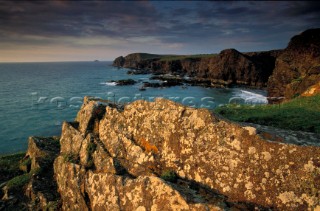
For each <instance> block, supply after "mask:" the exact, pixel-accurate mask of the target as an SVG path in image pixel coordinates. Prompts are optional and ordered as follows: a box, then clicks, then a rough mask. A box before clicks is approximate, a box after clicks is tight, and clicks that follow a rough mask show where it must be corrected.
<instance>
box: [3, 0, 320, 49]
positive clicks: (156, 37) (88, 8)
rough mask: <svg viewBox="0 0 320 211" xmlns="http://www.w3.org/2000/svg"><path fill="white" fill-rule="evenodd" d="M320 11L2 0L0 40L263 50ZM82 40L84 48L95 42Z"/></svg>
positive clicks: (298, 4) (285, 5)
mask: <svg viewBox="0 0 320 211" xmlns="http://www.w3.org/2000/svg"><path fill="white" fill-rule="evenodd" d="M319 14H320V3H318V2H304V1H292V2H291V1H289V2H285V1H279V2H276V1H266V2H261V1H249V2H243V1H232V2H231V1H226V2H225V1H212V2H209V1H186V2H182V1H172V2H170V1H165V2H164V1H158V2H157V1H62V0H61V1H60V0H54V1H2V2H1V4H0V45H1V46H4V44H6V46H13V45H15V44H16V45H21V44H29V45H39V46H41V45H46V44H48V45H49V44H55V43H57V44H64V45H74V46H75V47H76V45H78V44H79V42H80V41H75V39H90V38H92V39H96V38H97V37H100V38H101V37H103V38H105V39H106V40H107V39H110V40H113V41H112V42H111V41H110V43H111V44H105V45H107V46H113V47H114V48H116V47H117V45H118V46H119V48H125V46H126V45H128V43H129V42H135V43H134V44H132V45H131V47H132V48H133V47H134V48H137V50H136V51H139V50H140V49H146V48H147V47H148V46H150V47H149V48H150V49H154V48H155V45H157V46H158V47H159V49H163V48H164V46H178V47H177V51H180V52H181V53H188V52H189V53H194V52H193V51H198V52H199V53H201V51H202V52H207V51H210V52H211V51H214V50H216V51H219V50H222V49H223V48H227V47H234V48H239V50H243V51H249V50H259V49H261V50H267V49H273V48H282V47H285V45H286V44H287V42H288V41H289V39H290V37H291V36H293V35H295V34H297V33H299V32H301V31H303V30H305V29H307V28H315V27H319V22H320V15H319ZM72 39H74V40H72ZM148 40H149V41H148ZM150 40H153V41H152V42H153V43H151V41H150ZM86 42H87V43H83V44H82V45H81V47H82V46H83V45H86V44H87V45H91V46H96V45H97V44H96V42H93V41H91V42H89V40H86ZM92 43H93V44H92ZM155 43H156V44H155ZM101 45H102V46H103V44H101ZM139 46H140V47H139ZM128 48H129V46H128ZM139 48H140V49H139ZM208 48H210V49H208ZM128 51H129V50H128ZM168 51H169V50H168ZM163 53H166V52H163Z"/></svg>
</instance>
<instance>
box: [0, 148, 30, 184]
mask: <svg viewBox="0 0 320 211" xmlns="http://www.w3.org/2000/svg"><path fill="white" fill-rule="evenodd" d="M24 156H25V152H20V153H16V154H12V155H6V156H0V184H1V183H3V182H5V181H7V180H9V179H11V178H13V177H15V176H18V175H20V174H22V173H23V172H22V171H21V170H20V168H19V165H20V160H21V159H22V158H23V157H24Z"/></svg>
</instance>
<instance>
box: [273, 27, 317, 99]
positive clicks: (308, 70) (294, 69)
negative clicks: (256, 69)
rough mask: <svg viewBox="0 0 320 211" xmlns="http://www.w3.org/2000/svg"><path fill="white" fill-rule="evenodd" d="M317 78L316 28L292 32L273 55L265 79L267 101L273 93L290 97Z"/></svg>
mask: <svg viewBox="0 0 320 211" xmlns="http://www.w3.org/2000/svg"><path fill="white" fill-rule="evenodd" d="M319 81H320V29H309V30H307V31H304V32H303V33H301V34H300V35H296V36H294V37H293V38H292V39H291V41H290V42H289V44H288V47H287V48H286V49H284V51H283V53H282V54H281V55H280V56H279V57H278V58H277V59H276V64H275V69H274V71H273V74H272V76H271V77H270V79H269V82H268V95H269V97H271V99H270V102H277V99H272V98H277V97H284V98H285V99H290V98H293V97H295V96H298V95H300V94H302V93H303V92H305V91H306V90H307V89H308V88H309V87H310V86H312V85H315V84H316V83H317V82H319Z"/></svg>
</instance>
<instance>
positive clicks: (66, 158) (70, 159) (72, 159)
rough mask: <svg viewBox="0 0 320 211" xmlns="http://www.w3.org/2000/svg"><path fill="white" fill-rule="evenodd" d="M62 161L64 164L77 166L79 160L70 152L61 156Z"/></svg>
mask: <svg viewBox="0 0 320 211" xmlns="http://www.w3.org/2000/svg"><path fill="white" fill-rule="evenodd" d="M62 156H63V159H64V161H65V162H70V163H75V164H79V161H80V158H79V156H78V155H77V154H73V153H71V152H69V153H66V154H63V155H62Z"/></svg>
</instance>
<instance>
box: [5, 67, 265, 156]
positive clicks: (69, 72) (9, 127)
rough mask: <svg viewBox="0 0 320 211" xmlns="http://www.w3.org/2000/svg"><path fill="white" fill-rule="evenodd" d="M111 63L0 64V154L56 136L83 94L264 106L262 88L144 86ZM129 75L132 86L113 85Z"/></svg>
mask: <svg viewBox="0 0 320 211" xmlns="http://www.w3.org/2000/svg"><path fill="white" fill-rule="evenodd" d="M111 65H112V62H102V61H99V62H94V61H90V62H43V63H0V155H4V154H11V153H16V152H20V151H25V150H26V149H27V146H28V137H29V136H59V135H60V134H61V125H62V123H63V121H73V120H74V118H75V117H76V114H77V112H78V110H79V108H80V107H81V104H82V101H83V97H84V96H93V97H97V98H102V99H108V100H111V101H114V102H116V103H120V104H126V103H130V102H132V101H135V100H141V99H143V100H148V101H154V99H155V98H167V99H170V100H173V101H175V102H178V103H181V104H184V105H187V106H190V107H197V108H207V109H210V110H212V109H214V108H216V107H217V106H221V105H224V104H227V103H241V104H243V103H245V104H252V105H256V104H265V103H267V99H266V94H267V93H266V91H265V90H258V89H246V88H205V87H199V86H187V85H183V86H175V87H168V88H147V89H146V90H145V91H141V90H140V88H141V87H142V85H143V82H159V81H153V80H152V81H151V80H150V79H149V78H150V77H151V75H128V74H127V71H128V69H125V68H117V67H113V66H111ZM120 79H134V80H136V81H137V83H136V84H135V85H128V86H116V83H115V82H112V81H116V80H120Z"/></svg>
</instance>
